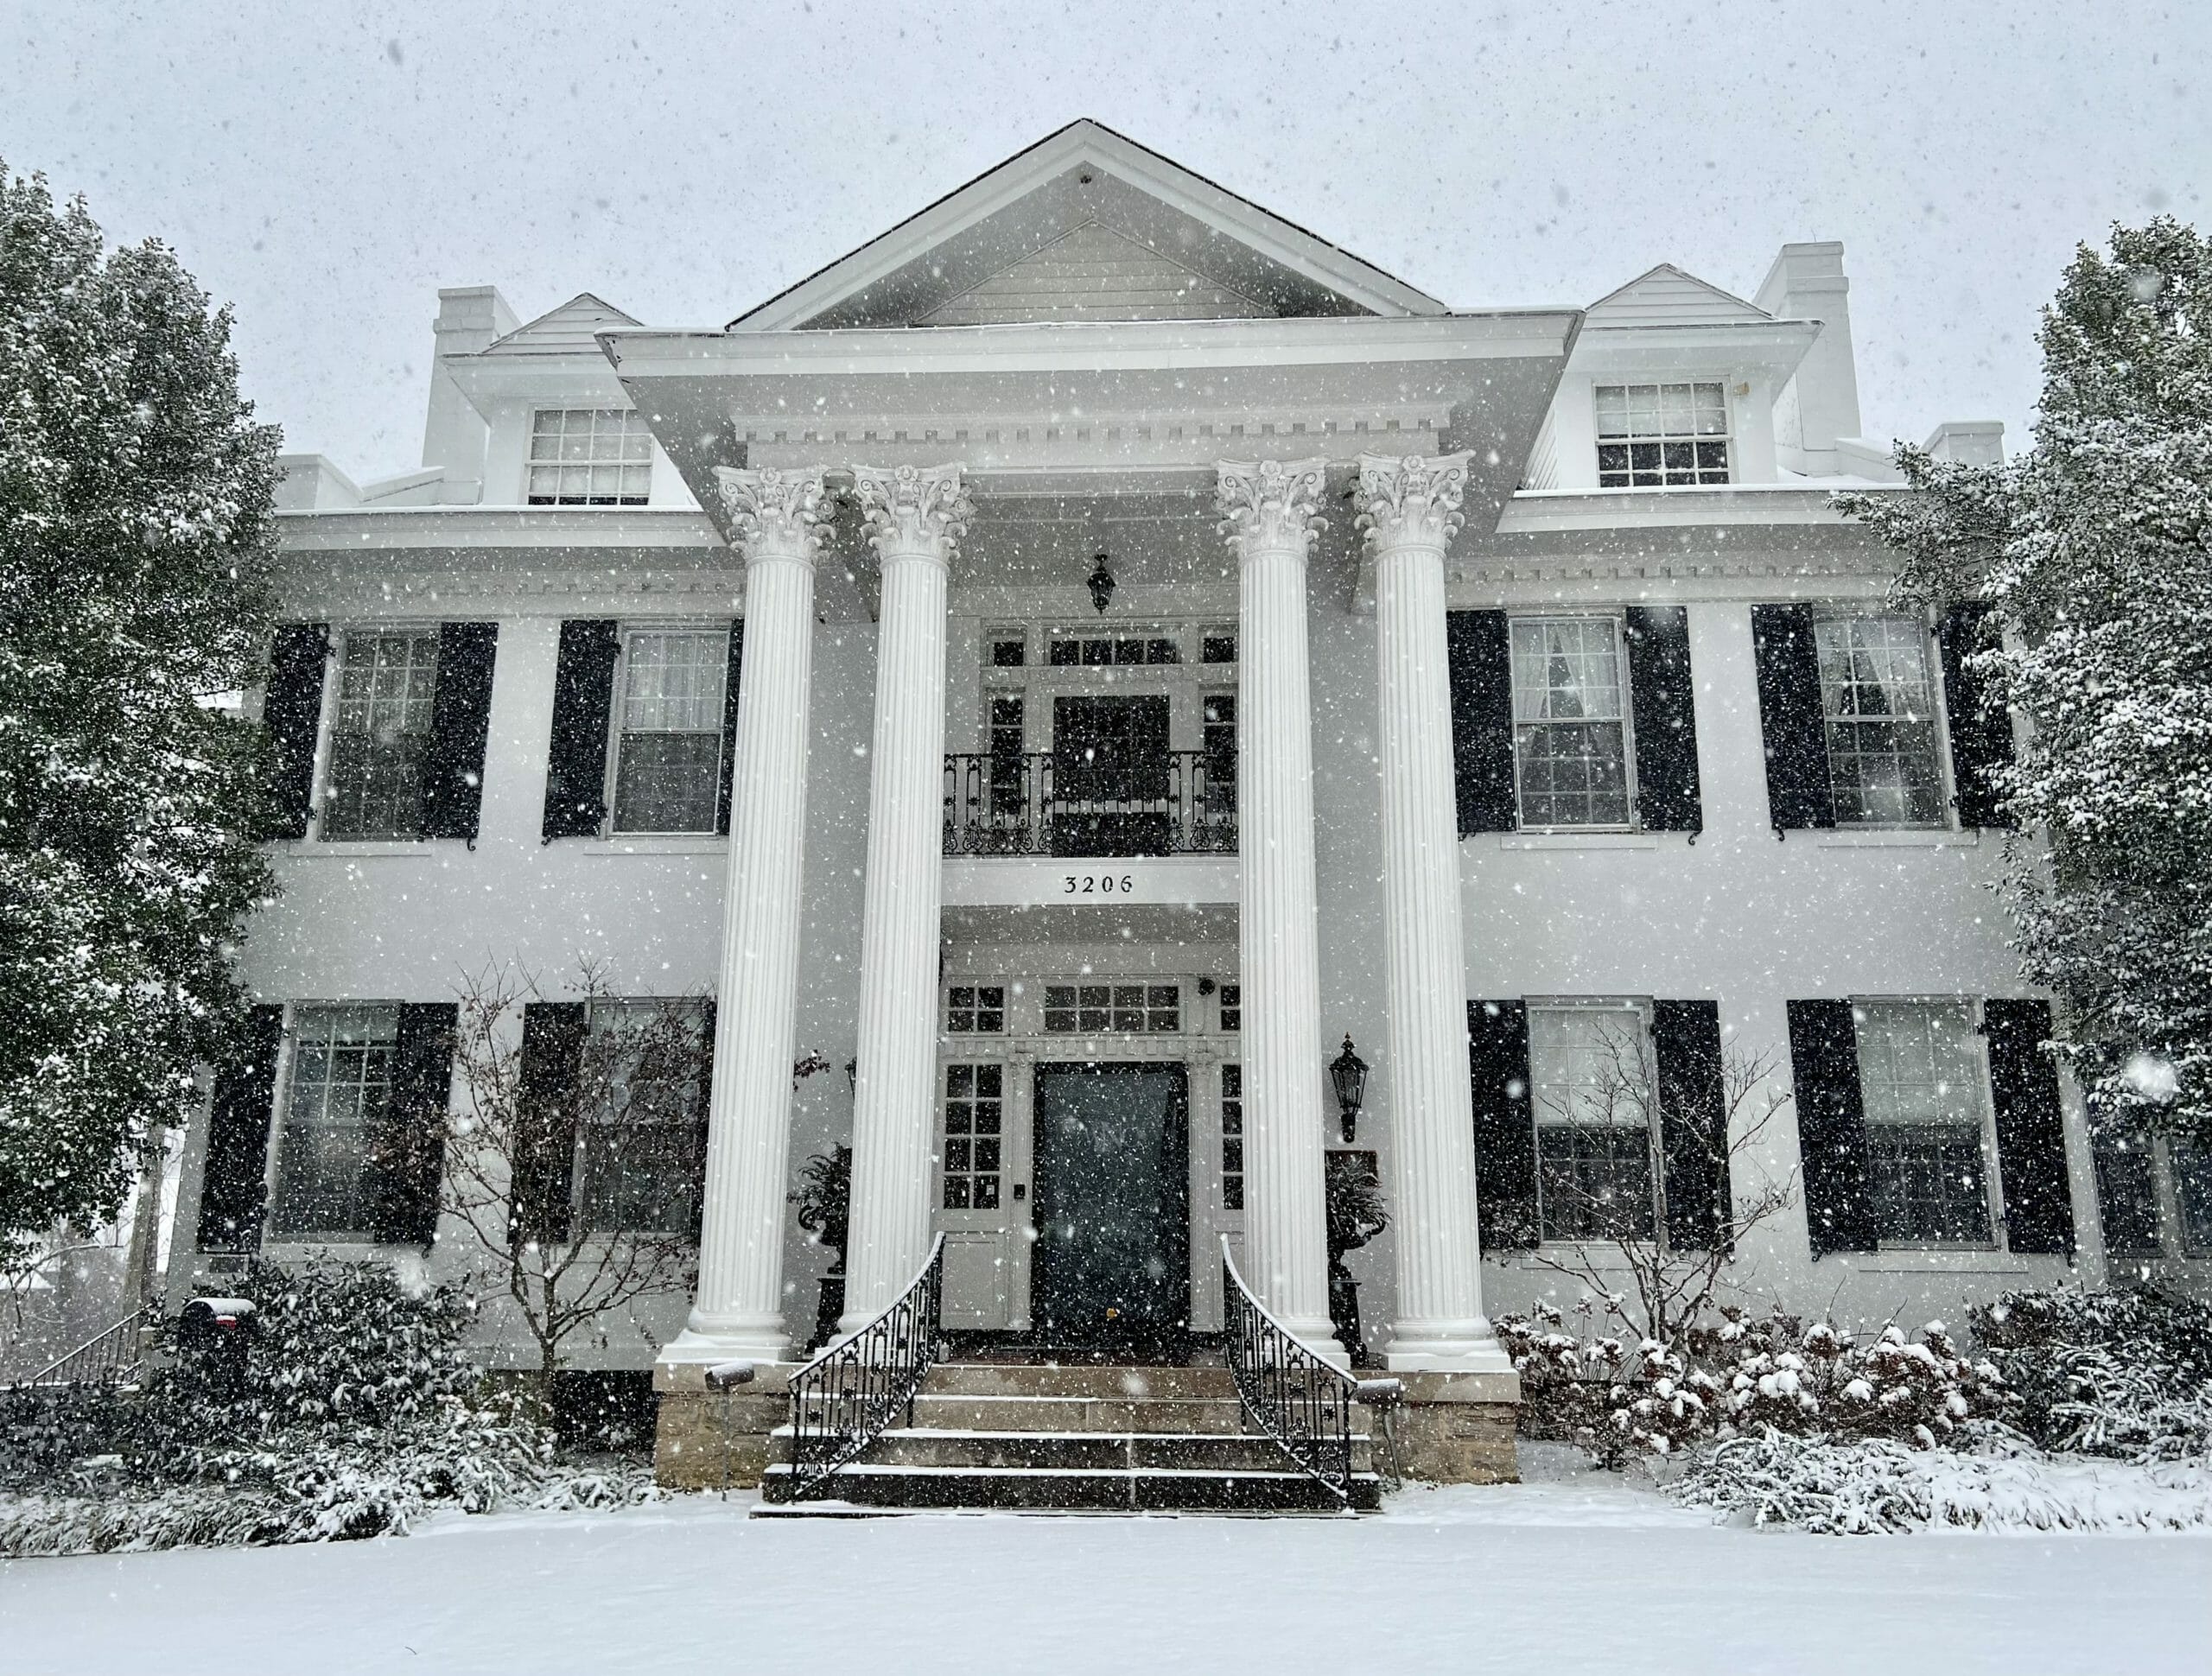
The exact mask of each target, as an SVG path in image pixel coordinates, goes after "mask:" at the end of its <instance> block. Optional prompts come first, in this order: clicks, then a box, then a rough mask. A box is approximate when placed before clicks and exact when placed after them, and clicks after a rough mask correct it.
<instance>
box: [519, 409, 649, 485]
mask: <svg viewBox="0 0 2212 1676" xmlns="http://www.w3.org/2000/svg"><path fill="white" fill-rule="evenodd" d="M652 477H653V439H652V433H651V432H649V431H648V430H646V429H645V421H644V420H643V419H641V418H639V416H638V415H637V413H636V411H635V410H634V409H629V408H546V409H540V410H539V412H538V413H537V416H535V418H534V419H533V420H532V422H531V429H530V491H529V492H530V504H531V505H533V506H643V505H645V504H646V502H647V501H648V500H649V499H650V498H652Z"/></svg>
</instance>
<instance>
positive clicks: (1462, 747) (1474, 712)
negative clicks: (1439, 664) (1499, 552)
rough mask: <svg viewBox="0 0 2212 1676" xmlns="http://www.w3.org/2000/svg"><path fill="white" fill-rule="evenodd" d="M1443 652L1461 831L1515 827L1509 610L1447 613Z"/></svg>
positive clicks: (1517, 823) (1460, 833) (1464, 832)
mask: <svg viewBox="0 0 2212 1676" xmlns="http://www.w3.org/2000/svg"><path fill="white" fill-rule="evenodd" d="M1444 657H1445V665H1446V670H1448V671H1449V674H1450V679H1451V683H1452V790H1453V792H1454V794H1455V796H1456V800H1457V802H1458V803H1459V835H1460V836H1461V837H1465V835H1467V834H1469V833H1471V832H1510V831H1512V830H1513V829H1514V828H1515V827H1516V826H1518V825H1519V824H1520V819H1519V816H1520V809H1519V806H1518V804H1517V803H1516V800H1515V798H1514V795H1513V666H1512V661H1511V659H1510V657H1509V655H1508V652H1507V647H1506V629H1505V613H1503V612H1502V611H1447V612H1446V613H1444Z"/></svg>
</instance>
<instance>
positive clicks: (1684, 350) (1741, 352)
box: [1574, 321, 1821, 384]
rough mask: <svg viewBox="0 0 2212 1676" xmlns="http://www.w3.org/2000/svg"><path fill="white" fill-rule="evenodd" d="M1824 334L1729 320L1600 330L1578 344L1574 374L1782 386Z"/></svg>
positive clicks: (1817, 328)
mask: <svg viewBox="0 0 2212 1676" xmlns="http://www.w3.org/2000/svg"><path fill="white" fill-rule="evenodd" d="M1820 334H1821V323H1820V322H1819V321H1715V322H1711V323H1703V324H1697V323H1688V322H1685V323H1683V324H1681V325H1678V326H1651V325H1637V326H1596V325H1592V326H1590V327H1586V328H1585V329H1584V331H1583V333H1582V335H1581V338H1580V340H1578V342H1577V343H1576V345H1575V352H1574V367H1575V371H1578V372H1580V371H1593V372H1623V373H1632V372H1651V373H1675V374H1680V373H1683V372H1686V371H1726V372H1727V373H1729V374H1731V375H1732V376H1735V377H1739V378H1740V377H1745V376H1755V377H1761V378H1768V379H1770V380H1772V381H1773V382H1774V383H1775V384H1781V383H1782V382H1783V380H1784V379H1786V378H1789V376H1790V375H1791V374H1792V373H1794V372H1796V371H1797V365H1798V363H1799V362H1801V361H1802V360H1803V359H1805V352H1806V351H1808V349H1810V348H1811V347H1812V346H1813V340H1815V339H1816V338H1818V337H1819V336H1820Z"/></svg>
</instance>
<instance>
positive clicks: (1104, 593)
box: [1089, 553, 1114, 617]
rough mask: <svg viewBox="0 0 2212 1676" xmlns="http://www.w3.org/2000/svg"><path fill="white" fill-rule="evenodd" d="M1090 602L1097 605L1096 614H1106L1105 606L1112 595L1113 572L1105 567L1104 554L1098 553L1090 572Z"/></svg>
mask: <svg viewBox="0 0 2212 1676" xmlns="http://www.w3.org/2000/svg"><path fill="white" fill-rule="evenodd" d="M1089 586H1090V603H1091V604H1093V605H1095V606H1097V607H1098V614H1099V615H1100V616H1101V617H1103V616H1104V615H1105V614H1106V606H1107V604H1108V602H1109V600H1112V599H1113V597H1114V573H1113V572H1112V571H1110V570H1109V569H1108V568H1106V555H1104V554H1103V553H1101V554H1100V555H1098V563H1097V565H1096V568H1094V569H1093V570H1092V571H1091V573H1090V584H1089Z"/></svg>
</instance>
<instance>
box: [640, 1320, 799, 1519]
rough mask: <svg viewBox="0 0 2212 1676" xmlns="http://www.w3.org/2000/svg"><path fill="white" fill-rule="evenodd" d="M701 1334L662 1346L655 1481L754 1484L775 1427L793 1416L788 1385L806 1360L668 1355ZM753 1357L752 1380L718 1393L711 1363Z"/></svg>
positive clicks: (700, 1343) (656, 1381)
mask: <svg viewBox="0 0 2212 1676" xmlns="http://www.w3.org/2000/svg"><path fill="white" fill-rule="evenodd" d="M684 1339H696V1341H697V1347H705V1346H707V1345H709V1343H713V1342H712V1341H708V1340H705V1339H699V1338H697V1336H696V1335H694V1334H690V1333H686V1334H684V1335H683V1337H681V1338H678V1339H677V1340H675V1341H673V1342H672V1343H671V1344H670V1345H669V1347H668V1349H665V1350H663V1351H662V1352H661V1359H660V1360H659V1361H658V1362H655V1363H654V1364H653V1390H654V1391H655V1393H658V1396H659V1398H660V1406H659V1412H658V1417H657V1419H655V1422H654V1425H653V1482H655V1483H657V1484H658V1485H659V1486H660V1487H661V1488H662V1489H753V1488H755V1487H757V1486H758V1485H759V1483H760V1476H761V1474H762V1472H763V1471H765V1470H766V1468H767V1465H768V1463H769V1462H770V1461H771V1460H772V1459H774V1458H776V1457H775V1455H774V1454H773V1452H772V1451H773V1447H774V1439H773V1438H772V1433H773V1432H774V1431H775V1429H776V1428H777V1427H778V1426H779V1425H783V1424H784V1422H785V1421H786V1420H787V1419H790V1418H791V1399H790V1397H789V1395H788V1394H787V1391H786V1387H787V1385H788V1382H789V1381H790V1379H791V1375H792V1374H795V1373H797V1372H798V1369H799V1368H800V1367H802V1366H803V1365H804V1364H803V1363H800V1362H793V1361H791V1360H789V1359H788V1356H786V1359H785V1360H784V1361H781V1362H763V1361H758V1360H755V1359H754V1358H753V1357H750V1356H743V1355H726V1354H722V1353H721V1350H720V1349H719V1348H717V1353H716V1354H715V1355H711V1356H700V1357H696V1358H692V1359H688V1360H671V1359H670V1352H671V1351H673V1350H676V1349H677V1348H678V1347H679V1346H682V1345H683V1341H684ZM736 1361H751V1362H753V1382H752V1383H751V1384H749V1385H740V1386H735V1387H732V1388H731V1389H729V1390H728V1391H715V1390H712V1389H710V1388H709V1387H708V1384H707V1369H708V1368H711V1367H713V1366H714V1365H715V1363H716V1362H736Z"/></svg>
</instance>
